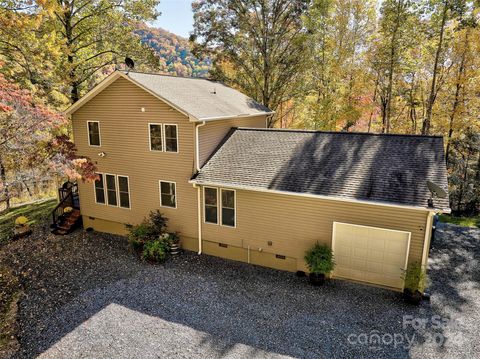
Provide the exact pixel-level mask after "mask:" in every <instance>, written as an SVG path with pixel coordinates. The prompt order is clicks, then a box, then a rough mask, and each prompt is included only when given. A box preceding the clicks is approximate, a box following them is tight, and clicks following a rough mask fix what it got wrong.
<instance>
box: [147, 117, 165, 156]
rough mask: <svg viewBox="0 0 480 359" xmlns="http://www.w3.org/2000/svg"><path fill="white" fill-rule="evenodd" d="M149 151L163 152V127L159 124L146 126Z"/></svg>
mask: <svg viewBox="0 0 480 359" xmlns="http://www.w3.org/2000/svg"><path fill="white" fill-rule="evenodd" d="M148 131H149V136H150V137H149V138H150V151H163V126H162V124H161V123H149V124H148Z"/></svg>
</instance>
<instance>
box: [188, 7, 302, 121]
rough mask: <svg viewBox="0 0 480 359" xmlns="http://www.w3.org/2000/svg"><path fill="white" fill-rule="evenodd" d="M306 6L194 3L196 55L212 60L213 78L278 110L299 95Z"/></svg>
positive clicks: (193, 36) (193, 38)
mask: <svg viewBox="0 0 480 359" xmlns="http://www.w3.org/2000/svg"><path fill="white" fill-rule="evenodd" d="M308 3H309V1H306V0H295V1H292V0H249V1H237V0H220V1H216V0H202V1H194V2H193V4H192V9H193V12H194V32H193V35H192V36H191V40H192V41H195V42H196V43H195V47H194V53H195V54H196V55H199V56H205V55H207V56H209V57H210V58H211V59H212V61H213V69H212V71H211V75H212V77H213V78H215V79H217V80H220V81H224V82H226V83H227V84H230V85H233V86H234V87H237V88H238V89H240V90H241V91H243V92H244V93H246V94H247V95H249V96H250V97H252V98H254V99H255V100H257V101H258V102H260V103H262V104H264V105H266V106H267V107H269V108H270V109H272V110H277V109H278V108H279V106H280V105H281V104H282V103H284V102H286V101H288V100H289V99H291V98H293V97H295V96H296V94H297V86H296V85H297V83H298V82H297V81H298V79H299V78H300V76H299V75H300V73H301V71H302V68H303V66H304V60H305V56H304V53H305V50H306V46H305V40H306V31H305V28H304V26H303V24H302V15H303V14H304V13H305V11H306V9H307V7H308ZM277 118H278V117H277ZM274 121H275V119H271V120H270V124H269V125H270V126H272V125H273V122H274Z"/></svg>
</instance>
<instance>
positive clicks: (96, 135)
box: [87, 121, 101, 147]
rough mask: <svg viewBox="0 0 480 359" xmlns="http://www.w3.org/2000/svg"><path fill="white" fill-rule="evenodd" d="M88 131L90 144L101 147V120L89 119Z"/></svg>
mask: <svg viewBox="0 0 480 359" xmlns="http://www.w3.org/2000/svg"><path fill="white" fill-rule="evenodd" d="M87 133H88V145H89V146H95V147H100V146H101V139H100V122H99V121H87Z"/></svg>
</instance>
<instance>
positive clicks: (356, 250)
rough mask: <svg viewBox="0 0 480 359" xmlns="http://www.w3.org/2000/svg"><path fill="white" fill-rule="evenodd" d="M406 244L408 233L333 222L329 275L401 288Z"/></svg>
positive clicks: (407, 245)
mask: <svg viewBox="0 0 480 359" xmlns="http://www.w3.org/2000/svg"><path fill="white" fill-rule="evenodd" d="M409 247H410V233H409V232H402V231H395V230H390V229H385V228H375V227H367V226H358V225H354V224H347V223H338V222H335V223H334V224H333V239H332V248H333V254H334V257H335V263H336V266H335V270H334V273H333V275H334V277H339V278H346V279H353V280H358V281H362V282H367V283H372V284H378V285H383V286H387V287H393V288H398V289H402V288H403V280H402V278H401V277H402V274H403V270H404V269H405V268H406V265H407V257H408V250H409Z"/></svg>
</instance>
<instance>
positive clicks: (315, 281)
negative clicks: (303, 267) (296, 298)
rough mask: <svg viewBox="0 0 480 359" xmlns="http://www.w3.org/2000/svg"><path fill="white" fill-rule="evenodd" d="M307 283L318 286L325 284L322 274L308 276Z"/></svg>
mask: <svg viewBox="0 0 480 359" xmlns="http://www.w3.org/2000/svg"><path fill="white" fill-rule="evenodd" d="M308 281H309V282H310V284H311V285H314V286H319V285H323V284H324V283H325V274H323V273H310V274H309V275H308Z"/></svg>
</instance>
